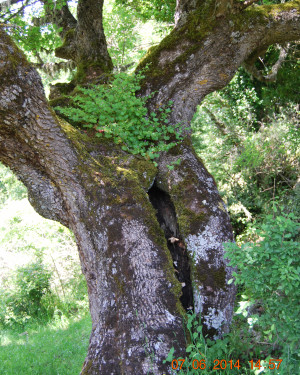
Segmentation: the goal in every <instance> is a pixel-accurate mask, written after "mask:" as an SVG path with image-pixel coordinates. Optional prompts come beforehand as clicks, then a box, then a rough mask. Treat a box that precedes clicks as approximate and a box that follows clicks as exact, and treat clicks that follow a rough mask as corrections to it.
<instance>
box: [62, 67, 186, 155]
mask: <svg viewBox="0 0 300 375" xmlns="http://www.w3.org/2000/svg"><path fill="white" fill-rule="evenodd" d="M142 78H143V76H142V75H141V74H139V75H128V74H125V73H119V74H117V75H115V78H114V79H113V81H112V82H111V83H109V84H107V85H98V86H91V87H90V88H84V87H80V88H78V91H79V95H76V96H74V97H69V99H71V104H72V106H70V107H68V108H63V107H57V108H56V110H57V111H58V112H59V113H61V114H63V115H65V116H67V118H68V119H69V120H70V121H71V122H72V123H73V124H74V123H75V124H76V123H77V124H80V125H81V126H84V127H86V128H90V129H94V130H95V131H96V136H98V137H106V138H112V139H113V140H114V142H115V143H116V144H120V145H121V147H122V149H123V150H125V151H128V152H130V153H132V154H135V155H136V154H140V155H142V156H144V157H146V158H148V159H151V160H154V159H156V158H158V157H159V153H160V152H162V151H168V150H169V149H170V148H172V147H173V146H175V145H176V143H177V142H178V141H179V140H180V139H181V130H180V129H179V127H174V126H173V125H171V124H170V123H169V120H168V117H169V114H170V112H171V108H170V107H171V106H172V102H171V101H170V102H169V103H168V105H167V106H161V107H160V108H159V109H158V113H159V114H158V115H157V114H156V113H154V112H152V113H150V114H149V113H148V110H147V108H146V106H145V103H146V101H147V99H148V98H149V97H143V98H141V97H137V96H136V95H135V94H136V92H137V91H138V90H139V89H140V85H139V82H140V80H141V79H142Z"/></svg>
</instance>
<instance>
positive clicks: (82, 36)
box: [55, 0, 113, 82]
mask: <svg viewBox="0 0 300 375" xmlns="http://www.w3.org/2000/svg"><path fill="white" fill-rule="evenodd" d="M103 1H104V0H79V1H78V6H77V22H76V25H75V27H73V28H67V29H65V30H67V32H64V42H63V44H62V46H60V47H59V48H57V49H56V50H55V54H56V56H57V57H61V58H63V59H67V60H68V59H69V60H73V61H75V63H76V65H77V78H76V81H78V82H80V81H83V80H85V81H86V80H93V79H95V78H96V77H98V76H99V75H101V74H102V73H105V72H110V71H111V70H112V68H113V65H112V61H111V58H110V56H109V54H108V51H107V44H106V38H105V34H104V30H103V23H102V9H103ZM65 7H66V8H67V6H65ZM63 10H65V13H62V11H63ZM62 11H61V14H60V18H59V17H57V21H56V22H57V23H61V24H62V23H63V22H64V23H66V21H67V19H66V18H67V14H68V13H67V12H66V9H64V8H62ZM68 25H69V24H68Z"/></svg>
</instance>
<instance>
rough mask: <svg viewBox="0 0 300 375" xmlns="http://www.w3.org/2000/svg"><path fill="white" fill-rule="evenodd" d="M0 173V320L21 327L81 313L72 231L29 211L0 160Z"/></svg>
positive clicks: (82, 292) (84, 307) (83, 293)
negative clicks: (0, 203)
mask: <svg viewBox="0 0 300 375" xmlns="http://www.w3.org/2000/svg"><path fill="white" fill-rule="evenodd" d="M0 173H1V181H2V182H3V184H2V191H1V197H3V198H2V202H3V203H2V207H1V209H0V296H1V298H0V301H1V302H0V325H2V326H3V327H12V328H13V329H16V328H17V327H19V328H22V327H25V326H26V328H27V327H28V324H33V323H34V322H37V321H38V322H39V323H40V324H45V323H46V322H47V321H49V320H53V319H57V318H61V317H70V316H71V315H76V316H80V315H82V314H83V313H86V312H87V311H88V300H87V290H86V281H85V278H84V276H83V275H82V273H81V270H80V265H79V259H78V254H77V248H76V245H75V243H74V238H73V235H72V233H71V232H70V231H69V230H68V229H67V228H65V227H63V226H62V225H60V224H58V223H55V222H53V221H51V220H46V219H43V218H42V217H41V216H39V215H38V214H37V213H36V212H35V211H34V210H33V208H32V207H31V206H30V204H29V202H28V201H27V200H26V199H23V198H24V196H26V189H25V187H24V186H23V185H22V183H21V182H19V181H18V180H17V179H16V178H15V177H14V176H13V174H12V173H11V171H10V170H9V169H8V168H5V167H4V166H2V165H0ZM2 192H3V194H2ZM15 192H17V193H15ZM19 192H21V194H19ZM9 194H12V197H9ZM12 198H13V199H15V200H12ZM50 276H51V277H50Z"/></svg>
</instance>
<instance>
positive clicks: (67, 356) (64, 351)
mask: <svg viewBox="0 0 300 375" xmlns="http://www.w3.org/2000/svg"><path fill="white" fill-rule="evenodd" d="M25 332H27V333H28V334H26V333H24V332H23V333H21V334H20V333H18V332H15V331H11V330H7V331H2V332H0V344H1V345H0V374H1V375H27V374H28V375H35V374H39V375H76V374H79V373H80V371H81V367H82V364H83V361H84V358H85V356H86V353H87V348H88V342H89V336H90V332H91V319H90V317H89V316H85V317H84V318H82V319H81V320H79V321H75V320H65V321H60V322H59V323H56V324H51V325H48V326H44V327H42V326H36V327H33V328H28V329H27V331H25Z"/></svg>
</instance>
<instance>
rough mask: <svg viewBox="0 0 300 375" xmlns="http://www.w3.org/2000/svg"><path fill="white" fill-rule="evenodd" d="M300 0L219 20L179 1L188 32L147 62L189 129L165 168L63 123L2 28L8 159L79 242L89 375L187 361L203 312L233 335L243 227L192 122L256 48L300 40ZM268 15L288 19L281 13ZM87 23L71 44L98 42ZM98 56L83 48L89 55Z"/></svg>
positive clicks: (155, 87)
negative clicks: (196, 146)
mask: <svg viewBox="0 0 300 375" xmlns="http://www.w3.org/2000/svg"><path fill="white" fill-rule="evenodd" d="M89 1H91V0H82V2H81V4H82V6H85V5H87V4H88V2H89ZM96 3H97V4H96V5H97V6H98V7H99V6H100V8H101V7H102V5H101V4H102V0H99V1H97V2H96ZM199 4H200V5H201V7H199V6H200V5H199ZM298 4H299V3H298V2H293V3H290V4H288V5H286V4H280V5H278V6H276V8H267V7H253V6H252V7H249V8H247V9H245V10H243V11H242V12H234V13H233V14H232V15H230V16H228V14H227V13H226V14H224V15H223V14H222V15H221V16H219V17H216V15H215V13H214V5H215V4H212V3H211V2H209V1H208V2H204V1H202V2H201V1H191V2H187V1H186V2H185V6H183V5H184V1H182V3H181V2H178V6H177V15H178V20H180V21H178V23H177V27H176V28H175V29H174V31H173V32H172V33H171V34H170V36H168V37H167V38H166V39H165V40H164V41H162V43H161V44H160V45H159V46H157V47H154V48H152V49H151V50H150V51H149V53H148V55H147V56H146V58H145V59H144V61H143V62H142V63H141V65H140V67H143V66H145V65H146V64H147V63H151V65H150V69H149V70H148V71H147V72H146V76H147V77H146V79H145V81H144V83H143V87H142V89H141V92H140V93H139V94H140V95H146V94H148V93H150V92H152V91H156V94H155V95H154V96H153V97H152V98H151V99H150V100H149V102H148V106H149V109H150V110H157V108H158V107H160V106H161V104H163V103H165V102H166V101H168V100H170V99H172V100H173V101H174V105H173V111H172V118H171V120H172V123H173V124H176V123H179V122H180V123H181V125H182V126H183V127H185V128H186V135H187V136H186V139H185V141H184V142H182V143H181V144H179V145H178V146H176V147H175V148H173V149H172V150H170V151H169V152H168V153H167V154H163V155H162V156H161V158H160V160H159V164H158V168H155V167H154V166H153V164H151V163H150V162H148V161H146V160H144V159H143V158H141V157H139V156H132V155H129V154H127V153H126V152H124V151H122V150H121V149H120V148H119V147H118V146H116V145H115V144H113V143H112V142H110V141H107V140H102V139H100V140H99V139H93V138H90V137H88V136H87V135H85V134H82V133H81V132H80V131H78V130H76V129H74V128H73V127H71V126H70V125H69V124H68V123H66V122H64V121H62V120H61V119H58V118H57V117H56V116H55V114H54V112H53V111H52V110H51V109H50V107H49V105H48V103H47V101H46V99H45V96H44V93H43V88H42V84H41V81H40V78H39V76H38V74H37V73H36V71H35V70H34V69H33V68H32V67H31V66H30V65H29V64H28V63H27V62H26V59H25V57H24V56H23V54H22V53H21V52H20V51H19V50H18V49H17V47H16V46H15V45H14V44H13V43H12V41H11V40H10V38H9V37H8V36H7V35H6V34H5V33H4V32H3V30H2V29H0V90H1V91H0V92H1V96H0V160H1V161H2V162H3V163H4V164H6V165H7V166H9V167H10V168H11V169H12V170H13V171H14V172H15V173H16V174H17V175H18V176H19V177H20V179H21V180H22V181H23V182H24V183H25V185H26V186H27V188H28V194H29V199H30V201H31V203H32V205H33V206H34V207H35V209H36V210H37V211H38V212H39V213H40V214H41V215H43V216H44V217H46V218H50V219H53V220H57V221H60V222H61V223H63V224H64V225H66V226H67V227H69V228H70V229H71V230H72V231H73V232H74V234H75V237H76V241H77V244H78V250H79V255H80V260H81V266H82V271H83V273H84V274H85V277H86V280H87V285H88V293H89V300H90V311H91V316H92V322H93V328H92V334H91V339H90V345H89V350H88V354H87V357H86V360H85V362H84V365H83V369H82V374H95V375H96V374H97V375H98V374H126V375H129V374H130V375H131V374H139V375H140V374H141V375H142V374H155V375H158V374H159V375H161V374H162V373H169V372H170V371H169V366H168V365H167V364H163V360H164V359H165V358H166V356H167V354H168V351H169V349H170V348H171V347H174V348H175V352H174V355H175V357H176V358H178V357H179V356H184V354H185V350H184V349H185V344H186V343H185V334H184V329H183V324H182V323H183V316H184V313H185V310H188V309H190V308H191V309H192V310H195V311H196V312H197V313H201V315H202V320H203V323H204V328H205V332H206V333H207V334H208V335H209V336H210V337H214V338H216V337H220V335H221V334H222V333H224V332H226V331H228V329H229V325H230V321H231V317H232V312H233V304H234V295H235V288H234V286H233V285H232V284H231V285H227V281H228V279H229V278H231V274H232V269H231V268H230V267H228V265H227V263H226V262H225V260H224V257H223V246H222V243H223V242H226V241H231V240H232V231H231V227H230V222H229V217H228V214H227V211H226V209H225V207H224V204H223V202H222V200H221V198H220V196H219V194H218V191H217V188H216V184H215V182H214V180H213V178H212V177H211V176H210V175H209V173H208V172H207V171H206V169H205V168H204V166H203V164H202V162H201V160H200V159H199V158H198V157H197V156H196V155H195V153H194V152H193V149H192V146H191V143H190V140H189V136H188V134H189V132H190V130H189V125H190V120H191V118H192V116H193V113H194V110H195V108H196V105H197V104H198V103H199V102H200V101H201V100H202V99H203V98H204V96H205V95H207V94H208V93H210V92H212V91H213V90H216V89H219V88H221V87H224V86H225V85H226V84H227V83H228V82H229V80H230V79H231V77H232V76H233V74H234V73H235V71H236V70H237V68H238V67H239V66H240V65H241V64H242V62H243V61H245V60H246V59H248V58H249V56H250V55H251V54H252V53H255V51H256V50H258V49H261V48H263V47H264V46H266V45H268V44H270V43H273V42H284V41H286V40H292V39H295V38H297V37H299V33H300V30H299V29H300V26H299V22H298V21H299V10H298V8H299V7H298V8H297V6H298ZM94 5H95V4H94ZM181 5H182V7H181ZM189 5H192V8H189ZM100 8H99V11H100ZM268 9H276V11H275V10H274V12H271V13H270V14H269V15H268V17H267V16H266V12H269V10H268ZM183 12H185V14H184V15H183ZM79 13H80V7H79ZM79 13H78V14H79ZM93 16H94V18H92V20H90V21H88V20H86V22H92V23H93V22H94V21H95V24H94V27H95V28H96V29H97V32H98V34H97V35H98V36H97V35H96V38H98V39H97V40H98V42H99V41H100V44H101V43H102V47H103V46H104V44H103V40H104V39H103V38H102V36H101V35H102V31H101V25H100V24H99V22H100V23H101V20H100V18H99V17H100V16H99V14H98V13H97V14H94V13H93ZM101 17H102V15H101ZM228 17H229V18H228ZM83 18H84V17H83ZM98 21H99V22H98ZM204 21H205V22H204ZM80 22H81V24H82V29H80V26H79V24H80ZM84 22H85V21H84V20H83V19H82V20H78V25H77V26H76V30H77V31H76V33H79V34H76V33H75V34H72V33H71V34H70V35H69V36H70V41H75V42H76V40H77V39H76V38H75V39H74V35H81V36H82V38H83V39H82V40H85V39H88V38H89V36H88V35H89V33H91V32H93V31H92V30H94V29H93V28H91V30H85V28H89V27H92V26H91V25H90V24H85V23H84ZM97 22H98V23H97ZM99 25H100V26H99ZM99 28H100V29H99ZM80 30H82V34H80V33H81V32H80ZM100 34H101V35H100ZM103 35H104V34H103ZM71 45H72V43H71V44H70V46H71ZM103 48H104V47H103ZM88 49H90V47H88V48H87V50H88ZM104 49H105V48H104ZM87 50H85V47H82V48H81V49H79V52H78V54H79V55H80V54H81V57H80V58H78V61H81V60H80V59H83V58H84V56H85V55H86V53H87V52H86V51H87ZM100 50H101V49H100ZM75 53H76V54H77V50H76V52H75ZM105 53H106V52H105ZM79 55H76V56H79ZM98 57H99V59H100V55H99V56H98ZM98 57H97V56H96V57H95V56H94V57H93V58H92V60H93V61H89V64H87V66H86V68H88V67H89V66H93V63H94V62H95V61H96V60H97V59H98ZM96 65H97V64H96ZM109 66H110V63H109V59H107V60H106V67H109ZM98 73H99V72H98ZM98 73H97V72H96V74H98ZM100 73H101V72H100ZM178 157H180V158H181V164H180V165H179V166H176V167H175V168H174V170H172V171H170V170H169V169H168V168H167V165H169V164H171V162H172V161H175V160H177V159H178ZM175 275H176V276H175Z"/></svg>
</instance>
